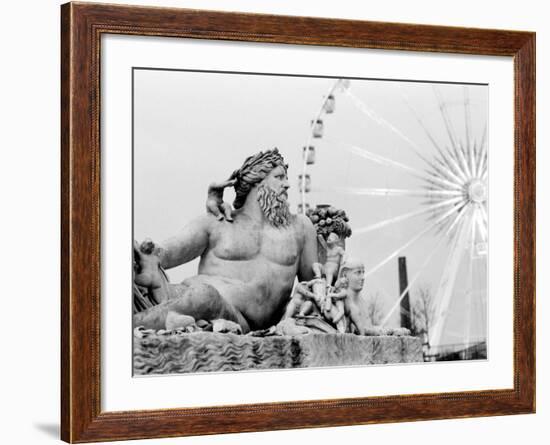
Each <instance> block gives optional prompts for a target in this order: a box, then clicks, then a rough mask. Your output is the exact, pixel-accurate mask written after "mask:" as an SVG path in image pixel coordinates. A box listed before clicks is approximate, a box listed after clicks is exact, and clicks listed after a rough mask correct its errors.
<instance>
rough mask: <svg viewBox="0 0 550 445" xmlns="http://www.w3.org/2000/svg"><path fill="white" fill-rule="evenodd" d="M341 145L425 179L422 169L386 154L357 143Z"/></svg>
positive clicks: (355, 152) (370, 158)
mask: <svg viewBox="0 0 550 445" xmlns="http://www.w3.org/2000/svg"><path fill="white" fill-rule="evenodd" d="M328 141H329V142H330V141H331V139H328ZM333 142H334V143H335V144H339V143H338V142H336V141H333ZM339 145H342V146H343V147H344V148H345V149H346V150H348V151H349V152H351V153H353V154H355V155H357V156H361V157H362V158H365V159H368V160H370V161H373V162H376V163H378V164H381V165H386V166H389V167H395V168H398V169H400V170H403V171H406V172H407V173H410V174H411V175H413V176H416V177H417V178H421V179H423V178H424V177H425V175H424V174H423V173H422V172H421V171H420V170H416V169H414V168H412V167H409V166H408V165H405V164H402V163H401V162H397V161H394V160H393V159H388V158H385V157H384V156H380V155H377V154H375V153H372V152H371V151H369V150H367V149H366V148H363V147H358V146H356V145H348V144H342V143H341V144H339Z"/></svg>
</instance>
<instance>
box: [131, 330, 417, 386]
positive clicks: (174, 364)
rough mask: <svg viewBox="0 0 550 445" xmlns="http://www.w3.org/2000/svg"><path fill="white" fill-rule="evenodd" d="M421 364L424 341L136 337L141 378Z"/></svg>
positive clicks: (169, 334)
mask: <svg viewBox="0 0 550 445" xmlns="http://www.w3.org/2000/svg"><path fill="white" fill-rule="evenodd" d="M421 361H422V344H421V341H420V339H418V338H416V337H410V336H404V337H396V336H372V337H363V336H358V335H353V334H308V335H300V336H293V337H290V336H273V337H253V336H249V335H234V334H219V333H212V332H195V333H177V332H163V331H159V332H152V331H145V332H135V333H134V374H135V375H147V374H182V373H189V372H220V371H243V370H254V369H277V368H306V367H325V366H356V365H374V364H385V363H412V362H421Z"/></svg>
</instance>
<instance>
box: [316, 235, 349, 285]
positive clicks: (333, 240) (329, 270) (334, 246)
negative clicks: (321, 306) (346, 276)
mask: <svg viewBox="0 0 550 445" xmlns="http://www.w3.org/2000/svg"><path fill="white" fill-rule="evenodd" d="M318 239H319V242H320V243H321V244H322V245H323V247H324V248H325V250H326V256H327V259H326V261H325V264H324V265H323V271H324V273H325V279H326V280H327V286H328V287H332V285H333V283H334V280H335V278H336V277H337V276H338V272H339V270H340V264H341V263H342V260H343V258H344V254H345V253H346V252H345V251H344V249H343V248H342V247H341V246H340V244H339V241H340V237H339V236H338V234H337V233H336V232H331V233H330V234H329V235H328V237H327V240H326V241H325V239H324V238H323V237H322V236H321V235H319V236H318Z"/></svg>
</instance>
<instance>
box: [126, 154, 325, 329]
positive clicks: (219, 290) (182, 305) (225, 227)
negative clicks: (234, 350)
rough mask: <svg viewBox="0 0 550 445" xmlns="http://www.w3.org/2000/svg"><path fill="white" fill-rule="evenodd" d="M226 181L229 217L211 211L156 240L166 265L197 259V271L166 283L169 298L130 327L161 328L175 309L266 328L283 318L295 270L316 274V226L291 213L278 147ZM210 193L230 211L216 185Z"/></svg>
mask: <svg viewBox="0 0 550 445" xmlns="http://www.w3.org/2000/svg"><path fill="white" fill-rule="evenodd" d="M231 179H232V183H234V187H235V191H236V198H235V201H234V203H233V207H234V210H233V212H232V214H231V218H232V221H231V220H229V219H228V218H227V217H225V218H220V216H219V213H218V214H217V215H216V216H215V215H214V214H213V213H208V214H206V215H203V216H201V217H198V218H196V219H195V220H193V221H191V222H190V223H189V224H188V225H187V226H185V227H184V228H183V229H182V230H181V231H180V233H178V234H176V235H175V236H174V237H172V238H169V239H168V240H166V241H164V242H163V243H162V244H161V245H160V246H159V247H160V249H159V257H160V263H161V266H162V267H163V268H165V269H170V268H172V267H176V266H178V265H180V264H183V263H187V262H189V261H191V260H193V259H194V258H196V257H200V263H199V268H198V274H197V275H196V276H194V277H191V278H188V279H186V280H184V281H183V282H182V283H181V284H170V285H169V286H167V287H168V289H169V290H168V292H169V295H168V296H167V298H166V300H165V301H163V303H161V304H160V305H157V306H155V307H152V308H150V309H147V310H146V311H143V312H140V313H138V314H135V316H134V325H136V326H137V325H142V326H144V327H146V328H153V329H161V328H164V325H165V319H166V315H167V314H168V313H169V312H175V313H177V314H185V315H190V316H192V317H194V318H195V319H196V320H200V319H204V320H213V319H220V318H222V319H227V320H231V321H235V322H237V323H238V324H239V325H241V327H242V328H243V331H245V332H247V331H249V330H250V329H254V330H256V329H265V328H268V327H270V326H272V325H274V324H276V323H277V322H278V321H279V320H280V319H281V317H282V315H283V313H284V309H285V306H286V304H287V303H288V301H289V299H290V293H291V290H292V286H293V283H294V280H295V278H296V276H298V279H299V280H300V281H309V280H311V279H312V278H313V272H312V268H311V265H312V264H313V263H314V262H315V261H316V259H317V241H316V233H315V229H314V227H313V225H312V223H311V221H310V220H309V218H307V217H305V216H303V215H292V214H291V213H290V211H289V208H288V203H287V196H288V194H287V190H288V188H289V184H288V178H287V173H286V165H285V164H284V160H283V158H282V156H281V155H280V154H279V153H278V151H277V149H274V150H270V151H267V152H264V153H262V152H260V153H258V154H257V155H254V156H251V157H249V158H248V159H247V160H246V161H245V163H244V164H243V166H242V167H241V168H240V169H239V170H236V171H235V172H234V173H233V175H232V176H231ZM212 196H218V198H217V199H218V200H219V202H218V207H219V208H221V209H222V212H221V214H222V215H227V211H223V209H224V206H223V204H224V203H223V201H222V199H221V197H222V195H221V194H220V193H219V191H218V192H217V193H215V194H212V193H210V194H209V198H212ZM208 205H209V206H210V207H212V206H216V202H210V203H209V204H208Z"/></svg>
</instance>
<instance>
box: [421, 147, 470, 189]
mask: <svg viewBox="0 0 550 445" xmlns="http://www.w3.org/2000/svg"><path fill="white" fill-rule="evenodd" d="M440 154H441V157H442V159H440V158H438V157H434V160H435V161H436V164H438V165H433V164H431V163H430V164H429V165H430V167H432V169H434V170H435V173H436V174H439V175H441V176H445V177H447V179H449V180H451V181H453V182H455V183H457V184H462V183H463V182H464V178H460V177H459V175H460V169H459V168H458V167H457V166H455V165H453V163H452V161H451V160H450V159H447V157H446V156H445V155H444V154H443V153H442V152H441V151H440Z"/></svg>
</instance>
